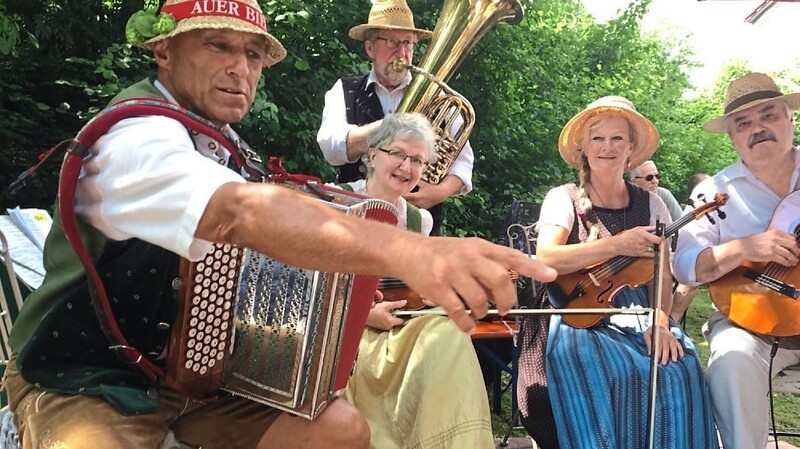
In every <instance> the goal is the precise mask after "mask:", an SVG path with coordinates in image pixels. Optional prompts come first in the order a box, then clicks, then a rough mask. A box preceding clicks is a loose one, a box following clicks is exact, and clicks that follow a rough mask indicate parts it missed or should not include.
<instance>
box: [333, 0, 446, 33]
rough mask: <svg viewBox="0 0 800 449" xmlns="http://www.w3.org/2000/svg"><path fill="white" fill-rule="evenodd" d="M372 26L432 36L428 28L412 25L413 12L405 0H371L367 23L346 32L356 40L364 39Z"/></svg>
mask: <svg viewBox="0 0 800 449" xmlns="http://www.w3.org/2000/svg"><path fill="white" fill-rule="evenodd" d="M372 28H377V29H381V30H401V31H413V32H415V33H417V38H418V39H421V40H424V39H430V38H431V36H433V33H431V32H430V31H428V30H420V29H417V28H416V27H414V13H412V12H411V9H410V8H409V7H408V4H407V3H406V0H373V1H372V8H371V9H370V10H369V19H368V20H367V23H364V24H361V25H356V26H354V27H353V28H350V31H349V32H348V34H349V35H350V37H352V38H353V39H355V40H357V41H363V40H364V33H365V32H366V31H367V30H369V29H372Z"/></svg>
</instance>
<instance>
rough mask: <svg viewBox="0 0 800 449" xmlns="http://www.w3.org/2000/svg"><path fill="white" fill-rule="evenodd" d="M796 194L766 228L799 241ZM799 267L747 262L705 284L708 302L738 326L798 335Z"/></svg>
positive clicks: (799, 212)
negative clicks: (709, 298)
mask: <svg viewBox="0 0 800 449" xmlns="http://www.w3.org/2000/svg"><path fill="white" fill-rule="evenodd" d="M799 221H800V191H798V190H796V191H794V192H792V193H790V194H789V195H787V196H786V197H785V198H784V199H783V200H781V202H780V203H778V207H776V208H775V211H774V212H773V214H772V219H771V220H770V224H769V227H768V229H778V230H781V231H785V232H788V233H789V234H794V237H795V239H800V224H798V222H799ZM798 285H800V268H798V267H797V266H794V267H786V266H783V265H781V264H779V263H776V262H750V261H745V262H744V263H743V264H742V265H740V266H739V267H737V268H736V269H734V270H733V271H731V272H729V273H728V274H726V275H725V276H723V277H721V278H719V279H717V280H716V281H713V282H711V283H709V286H708V291H709V294H710V296H711V301H712V302H714V305H716V306H717V309H719V311H720V312H722V313H723V314H724V315H725V316H727V317H728V318H729V319H730V320H731V321H733V322H734V323H736V324H738V325H739V326H741V327H743V328H745V329H747V330H749V331H752V332H756V333H759V334H763V335H771V336H773V337H790V336H793V335H800V302H798V301H800V289H798V288H797V287H796V286H798Z"/></svg>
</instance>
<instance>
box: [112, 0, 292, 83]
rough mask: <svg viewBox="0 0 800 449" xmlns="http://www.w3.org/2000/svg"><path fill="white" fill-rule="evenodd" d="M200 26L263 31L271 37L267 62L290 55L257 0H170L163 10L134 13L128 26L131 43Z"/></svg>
mask: <svg viewBox="0 0 800 449" xmlns="http://www.w3.org/2000/svg"><path fill="white" fill-rule="evenodd" d="M197 29H224V30H234V31H242V32H245V33H253V34H260V35H262V36H264V37H265V38H266V39H267V61H266V66H267V67H269V66H272V65H274V64H277V63H278V62H280V61H281V60H282V59H283V58H285V57H286V49H285V48H283V45H281V43H280V42H278V40H277V39H275V37H274V36H273V35H271V34H269V32H268V31H267V20H266V18H264V13H263V12H262V11H261V7H260V6H259V5H258V1H257V0H167V1H166V2H165V3H164V6H162V7H161V11H160V12H159V14H156V13H155V11H154V10H145V11H138V12H136V13H134V14H133V15H132V16H131V18H130V19H128V23H127V25H126V26H125V36H126V37H127V39H128V42H129V43H131V44H139V45H144V46H145V47H150V46H152V45H153V44H154V43H156V42H159V41H162V40H164V39H168V38H170V37H173V36H175V35H177V34H180V33H183V32H186V31H190V30H197Z"/></svg>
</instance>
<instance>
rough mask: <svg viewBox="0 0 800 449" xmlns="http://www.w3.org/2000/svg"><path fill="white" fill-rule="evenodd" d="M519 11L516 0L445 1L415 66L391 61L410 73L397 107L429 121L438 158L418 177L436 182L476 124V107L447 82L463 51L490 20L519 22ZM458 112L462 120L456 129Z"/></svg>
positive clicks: (441, 176) (520, 13) (447, 168)
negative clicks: (419, 114)
mask: <svg viewBox="0 0 800 449" xmlns="http://www.w3.org/2000/svg"><path fill="white" fill-rule="evenodd" d="M523 14H524V11H523V8H522V5H521V4H520V2H519V0H445V1H444V6H443V8H442V13H441V15H440V16H439V21H438V22H437V23H436V28H435V29H434V30H433V39H432V40H431V43H430V44H429V45H428V48H427V50H426V52H425V55H424V56H423V57H422V60H421V61H420V63H419V66H413V65H406V64H405V62H404V61H403V60H402V59H397V60H396V61H395V62H394V69H395V70H403V69H408V70H410V71H411V73H412V74H413V79H412V80H411V84H409V86H408V89H407V90H406V93H405V95H404V96H403V101H402V102H401V103H400V106H399V107H398V108H397V112H419V113H421V114H423V115H425V116H426V117H428V120H430V122H431V124H432V125H433V129H434V131H435V132H436V136H437V142H436V155H437V161H436V162H433V163H431V164H429V165H428V168H427V169H426V171H425V173H424V174H423V176H422V179H423V180H425V181H426V182H429V183H431V184H438V183H439V182H440V181H441V180H442V178H444V176H445V175H446V174H447V171H448V170H449V169H450V166H451V165H452V164H453V162H454V161H455V160H456V157H458V154H459V153H460V152H461V149H462V148H463V147H464V145H465V144H466V143H467V139H469V135H470V134H471V133H472V128H473V127H474V126H475V111H474V110H473V109H472V105H471V104H470V103H469V101H468V100H467V99H466V98H464V96H462V95H461V94H459V93H458V92H456V91H455V90H453V89H451V88H450V87H449V86H448V85H447V84H446V81H447V80H448V79H449V78H450V76H451V75H452V74H453V72H455V70H456V68H457V67H458V65H459V64H461V62H462V60H463V59H464V56H466V54H467V53H468V52H469V50H470V49H471V48H472V47H473V46H474V45H475V43H476V42H478V40H479V39H480V38H481V37H483V35H484V34H485V33H486V31H488V30H489V28H491V27H492V26H493V25H494V24H496V23H499V22H505V23H508V24H511V25H514V24H517V23H519V21H520V20H522V16H523ZM459 117H461V118H463V121H462V123H461V125H460V126H459V127H458V128H457V129H455V126H456V125H457V124H458V121H459Z"/></svg>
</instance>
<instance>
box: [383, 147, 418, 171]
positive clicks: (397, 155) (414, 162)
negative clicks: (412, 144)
mask: <svg viewBox="0 0 800 449" xmlns="http://www.w3.org/2000/svg"><path fill="white" fill-rule="evenodd" d="M376 150H379V151H382V152H384V153H386V154H387V155H389V157H390V158H392V159H394V160H395V161H397V163H398V164H402V163H403V162H405V160H406V159H408V160H409V161H411V166H412V167H414V168H424V167H425V166H427V165H428V162H427V161H423V160H422V159H420V158H418V157H416V156H409V155H407V154H405V153H403V152H402V151H399V150H387V149H386V148H376Z"/></svg>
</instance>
